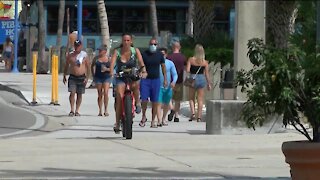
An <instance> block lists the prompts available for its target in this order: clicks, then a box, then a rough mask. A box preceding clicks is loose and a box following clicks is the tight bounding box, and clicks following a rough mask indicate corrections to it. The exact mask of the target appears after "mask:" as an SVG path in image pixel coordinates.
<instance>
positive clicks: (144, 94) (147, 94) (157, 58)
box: [139, 38, 167, 128]
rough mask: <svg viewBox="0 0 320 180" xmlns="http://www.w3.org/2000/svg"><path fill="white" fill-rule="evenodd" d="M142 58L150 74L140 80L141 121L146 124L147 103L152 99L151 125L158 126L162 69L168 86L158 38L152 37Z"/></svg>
mask: <svg viewBox="0 0 320 180" xmlns="http://www.w3.org/2000/svg"><path fill="white" fill-rule="evenodd" d="M142 59H143V62H144V65H145V68H146V70H147V73H148V76H147V78H145V79H141V82H140V96H141V100H142V119H141V121H140V123H139V125H140V126H141V127H144V126H145V122H146V121H147V118H146V110H147V104H148V101H149V100H150V101H151V102H152V120H151V127H152V128H156V127H157V124H156V123H155V117H156V115H157V107H158V101H159V100H158V98H159V92H160V69H159V65H161V68H162V73H163V76H164V81H163V85H164V86H165V87H166V86H167V75H166V66H165V64H164V57H163V54H162V53H161V52H160V51H158V50H157V39H156V38H152V39H151V40H150V42H149V49H148V50H147V51H145V52H143V53H142Z"/></svg>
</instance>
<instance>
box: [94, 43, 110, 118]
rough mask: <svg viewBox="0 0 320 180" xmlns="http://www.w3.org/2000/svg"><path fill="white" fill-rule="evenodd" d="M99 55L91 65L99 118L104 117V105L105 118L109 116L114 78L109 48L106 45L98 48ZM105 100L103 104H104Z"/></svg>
mask: <svg viewBox="0 0 320 180" xmlns="http://www.w3.org/2000/svg"><path fill="white" fill-rule="evenodd" d="M98 50H99V55H98V56H96V57H95V58H94V59H93V62H92V64H91V72H92V75H93V77H94V82H95V84H96V87H97V91H98V100H97V101H98V106H99V114H98V116H102V104H104V113H103V115H104V116H109V113H108V109H107V108H108V101H109V97H108V91H109V88H110V83H111V80H112V77H111V76H110V74H109V73H110V61H109V58H108V56H107V51H108V48H107V46H106V45H102V46H101V47H99V48H98ZM102 99H103V102H102Z"/></svg>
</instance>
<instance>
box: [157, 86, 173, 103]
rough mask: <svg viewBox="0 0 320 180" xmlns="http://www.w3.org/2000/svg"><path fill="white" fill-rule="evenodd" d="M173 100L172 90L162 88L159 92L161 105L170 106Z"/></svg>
mask: <svg viewBox="0 0 320 180" xmlns="http://www.w3.org/2000/svg"><path fill="white" fill-rule="evenodd" d="M171 98H172V89H171V88H163V87H162V88H161V89H160V92H159V103H162V104H165V105H168V104H169V103H170V100H171Z"/></svg>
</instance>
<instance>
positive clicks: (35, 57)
mask: <svg viewBox="0 0 320 180" xmlns="http://www.w3.org/2000/svg"><path fill="white" fill-rule="evenodd" d="M37 58H38V57H37V54H36V53H34V54H33V58H32V74H33V91H32V102H31V104H33V105H35V104H37V99H36V97H37V95H36V93H37Z"/></svg>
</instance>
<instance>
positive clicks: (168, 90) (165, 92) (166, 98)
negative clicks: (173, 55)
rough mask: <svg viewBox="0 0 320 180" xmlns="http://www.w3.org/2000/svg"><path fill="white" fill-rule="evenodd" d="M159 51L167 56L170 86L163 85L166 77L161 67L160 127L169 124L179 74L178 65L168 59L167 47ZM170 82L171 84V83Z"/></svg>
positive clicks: (166, 62)
mask: <svg viewBox="0 0 320 180" xmlns="http://www.w3.org/2000/svg"><path fill="white" fill-rule="evenodd" d="M159 51H160V52H161V53H162V54H163V56H164V58H165V65H166V72H167V82H168V86H167V87H164V86H163V81H164V77H163V75H162V69H161V68H160V85H161V88H160V93H159V104H158V113H157V119H158V127H161V126H167V125H168V122H167V120H166V117H167V113H168V111H169V104H170V101H171V98H172V89H173V88H174V86H175V84H176V82H177V79H178V74H177V70H176V67H175V66H174V64H173V62H172V61H171V60H169V59H167V55H168V50H167V48H160V49H159ZM169 83H170V84H169ZM161 107H162V108H163V112H162V114H161Z"/></svg>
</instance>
